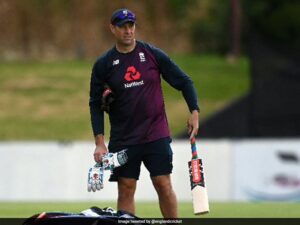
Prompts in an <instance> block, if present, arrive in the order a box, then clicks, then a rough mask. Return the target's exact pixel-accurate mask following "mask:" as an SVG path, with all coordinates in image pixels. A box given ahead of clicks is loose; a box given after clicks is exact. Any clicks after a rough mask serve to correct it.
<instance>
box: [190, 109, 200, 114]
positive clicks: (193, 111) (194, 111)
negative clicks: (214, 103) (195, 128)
mask: <svg viewBox="0 0 300 225" xmlns="http://www.w3.org/2000/svg"><path fill="white" fill-rule="evenodd" d="M199 112H200V110H199V109H194V110H192V112H191V113H192V114H199Z"/></svg>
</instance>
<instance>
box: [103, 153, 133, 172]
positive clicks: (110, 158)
mask: <svg viewBox="0 0 300 225" xmlns="http://www.w3.org/2000/svg"><path fill="white" fill-rule="evenodd" d="M126 150H127V149H124V150H122V151H120V152H117V153H107V154H105V155H104V156H103V157H102V163H103V168H104V170H110V171H112V170H113V169H114V168H116V167H119V166H122V165H124V164H125V163H126V162H127V160H128V156H127V154H126Z"/></svg>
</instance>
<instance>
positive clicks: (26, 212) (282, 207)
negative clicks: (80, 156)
mask: <svg viewBox="0 0 300 225" xmlns="http://www.w3.org/2000/svg"><path fill="white" fill-rule="evenodd" d="M94 205H95V206H98V207H100V208H103V207H106V206H110V207H113V208H116V204H115V203H112V202H69V203H54V202H52V203H25V202H24V203H5V202H2V203H1V202H0V217H2V218H4V217H6V218H15V217H23V218H26V217H29V216H31V215H33V214H36V213H40V212H44V211H46V212H51V211H63V212H73V213H78V212H80V211H82V210H84V209H87V208H89V207H91V206H94ZM192 210H193V209H192V204H191V203H188V202H181V203H179V217H181V218H300V203H210V213H209V214H206V215H202V216H194V215H193V213H192V212H193V211H192ZM136 215H137V216H139V217H145V218H146V217H147V218H157V217H161V214H160V210H159V207H158V204H157V203H154V202H137V204H136Z"/></svg>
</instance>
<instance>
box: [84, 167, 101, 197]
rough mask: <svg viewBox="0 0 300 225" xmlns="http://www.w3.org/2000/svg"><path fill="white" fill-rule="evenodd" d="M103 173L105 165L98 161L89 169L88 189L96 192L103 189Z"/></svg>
mask: <svg viewBox="0 0 300 225" xmlns="http://www.w3.org/2000/svg"><path fill="white" fill-rule="evenodd" d="M103 175H104V169H103V166H102V165H101V164H99V163H97V164H96V165H95V166H93V167H92V168H90V169H89V174H88V191H89V192H91V191H93V192H95V191H97V190H98V191H100V190H101V189H103Z"/></svg>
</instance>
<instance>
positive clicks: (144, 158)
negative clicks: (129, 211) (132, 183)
mask: <svg viewBox="0 0 300 225" xmlns="http://www.w3.org/2000/svg"><path fill="white" fill-rule="evenodd" d="M170 142H171V139H170V138H169V137H168V138H162V139H159V140H156V141H153V142H149V143H145V144H139V145H133V146H127V147H126V148H125V149H127V150H126V153H127V157H128V160H127V163H126V164H124V165H123V166H121V167H117V168H115V169H114V170H113V173H112V174H111V176H110V179H109V181H118V178H119V177H124V178H133V179H136V180H138V179H139V176H140V171H141V164H142V162H143V164H144V165H145V167H146V168H147V170H148V171H149V173H150V176H151V177H155V176H160V175H168V174H170V173H172V169H173V164H172V161H173V152H172V149H171V146H170ZM122 149H124V148H122ZM122 149H120V150H122ZM114 152H116V151H114Z"/></svg>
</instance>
